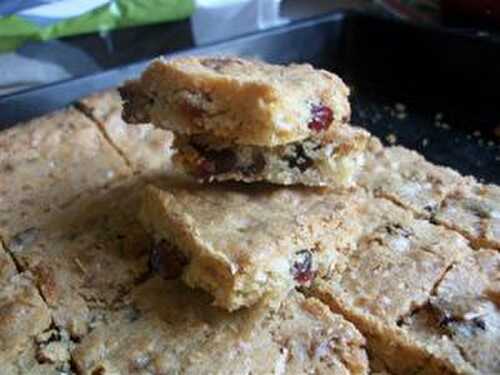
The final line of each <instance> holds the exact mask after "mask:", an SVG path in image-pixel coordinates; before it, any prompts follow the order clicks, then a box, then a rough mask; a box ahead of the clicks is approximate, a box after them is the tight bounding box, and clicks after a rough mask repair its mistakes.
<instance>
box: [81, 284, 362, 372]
mask: <svg viewBox="0 0 500 375" xmlns="http://www.w3.org/2000/svg"><path fill="white" fill-rule="evenodd" d="M123 311H124V314H121V316H122V317H121V318H119V317H116V318H115V319H114V320H113V321H112V322H110V323H109V325H105V324H103V325H100V326H97V327H96V328H95V329H94V331H93V332H92V333H90V334H89V335H88V336H87V337H85V338H84V339H83V340H82V342H81V344H80V345H79V346H78V347H77V349H76V350H75V351H74V355H73V358H74V363H75V365H76V368H77V370H78V371H79V373H81V374H82V375H85V374H106V375H108V374H124V373H144V374H149V373H151V374H171V373H172V374H173V373H175V374H183V375H188V374H193V375H194V374H207V375H208V374H219V375H224V374H228V375H229V374H254V375H260V374H262V375H264V374H266V375H267V374H280V375H281V374H307V373H311V374H312V373H314V374H339V375H341V374H346V375H347V374H367V373H368V363H367V362H368V361H367V358H366V353H365V350H364V338H363V337H362V336H361V334H360V333H359V332H358V331H357V330H356V329H355V328H354V326H353V325H352V324H351V323H349V322H347V321H346V320H344V319H343V318H342V317H341V316H339V315H336V314H333V313H331V312H330V311H329V309H328V308H327V307H326V306H325V305H323V304H322V303H321V302H319V301H318V300H316V299H314V298H305V297H303V296H302V295H301V294H299V293H297V292H295V291H292V292H291V294H290V295H289V296H288V297H287V298H286V299H285V300H284V301H283V303H282V304H281V306H280V308H279V310H278V311H271V310H269V309H268V307H267V306H266V304H265V301H262V302H261V303H259V304H258V305H256V306H253V307H252V308H249V309H246V308H245V309H241V310H239V311H237V312H233V313H229V312H227V311H224V310H221V309H219V308H217V307H213V306H210V297H209V296H208V295H207V294H205V293H204V292H201V291H199V290H192V289H188V288H187V287H186V286H185V285H183V284H181V283H180V282H179V281H178V280H162V279H160V278H159V277H155V278H152V279H150V280H148V281H147V282H145V283H144V284H143V285H141V286H139V287H138V288H136V289H135V290H134V291H133V293H132V295H131V296H130V302H129V306H128V309H127V308H124V309H123ZM117 316H120V313H117Z"/></svg>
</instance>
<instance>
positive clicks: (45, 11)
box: [18, 0, 111, 19]
mask: <svg viewBox="0 0 500 375" xmlns="http://www.w3.org/2000/svg"><path fill="white" fill-rule="evenodd" d="M110 1H111V0H64V1H60V0H58V1H53V2H50V3H48V4H43V5H39V6H37V7H33V8H30V9H26V10H23V11H22V12H20V13H18V15H20V16H26V17H45V18H57V19H61V18H69V17H76V16H79V15H81V14H84V13H87V12H89V11H91V10H93V9H95V8H98V7H100V6H102V5H104V4H107V3H109V2H110Z"/></svg>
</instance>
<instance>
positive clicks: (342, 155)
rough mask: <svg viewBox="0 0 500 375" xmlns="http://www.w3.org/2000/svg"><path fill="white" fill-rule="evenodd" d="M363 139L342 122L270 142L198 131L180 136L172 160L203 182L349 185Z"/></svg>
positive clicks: (359, 162)
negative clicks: (317, 133) (229, 140)
mask: <svg viewBox="0 0 500 375" xmlns="http://www.w3.org/2000/svg"><path fill="white" fill-rule="evenodd" d="M367 139H368V133H367V132H365V131H364V130H361V129H358V128H354V127H351V126H348V125H343V124H340V125H338V126H336V127H335V128H333V129H332V130H331V131H329V132H328V135H325V136H324V137H323V138H314V137H311V138H308V139H305V140H303V141H297V142H292V143H288V144H285V145H279V146H275V147H262V146H246V145H231V146H228V145H225V144H217V141H214V140H213V139H212V140H211V139H210V138H207V137H203V136H192V137H182V136H180V137H177V138H176V142H175V144H176V148H177V149H178V153H177V154H176V155H175V157H174V161H176V162H177V163H178V164H179V165H180V166H181V167H183V169H185V170H187V172H188V173H189V174H190V175H193V176H196V177H197V178H199V179H201V180H208V181H212V180H216V181H225V180H236V181H245V182H255V181H268V182H271V183H275V184H281V185H295V184H301V185H310V186H327V185H333V186H350V185H352V179H353V176H354V175H355V172H356V171H357V170H359V169H360V168H361V166H362V164H363V161H364V159H363V150H364V148H365V144H366V142H367Z"/></svg>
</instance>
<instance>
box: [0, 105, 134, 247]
mask: <svg viewBox="0 0 500 375" xmlns="http://www.w3.org/2000/svg"><path fill="white" fill-rule="evenodd" d="M0 150H1V151H0V203H1V204H0V236H3V239H4V241H6V242H8V241H11V240H14V241H15V240H16V238H20V237H29V235H30V231H32V229H31V228H33V227H34V226H41V225H42V224H43V222H45V221H47V220H49V218H50V217H51V216H52V215H54V214H55V213H56V212H58V211H60V210H61V209H63V208H64V206H66V205H68V204H70V203H71V202H72V200H74V199H75V198H76V197H78V196H79V195H80V194H81V193H82V192H84V191H87V190H90V189H94V188H97V187H102V186H106V185H108V184H111V183H113V182H114V181H117V180H120V179H122V178H124V177H125V176H127V175H129V174H130V170H129V168H128V167H127V166H126V164H125V163H124V161H123V160H122V159H121V158H120V157H119V155H117V154H116V152H115V151H114V150H113V148H112V147H111V146H110V145H109V144H108V143H107V141H106V140H105V139H104V137H103V136H102V134H101V132H100V131H99V129H98V128H97V126H96V125H95V124H94V123H92V122H91V121H90V120H89V119H88V118H87V117H86V116H85V115H83V114H82V113H81V112H79V111H77V110H75V109H73V108H70V109H67V110H64V111H61V112H57V113H54V114H51V115H48V116H45V117H41V118H39V119H35V120H32V121H30V122H28V123H26V124H20V125H19V126H16V127H14V128H11V129H9V130H6V131H3V132H1V133H0Z"/></svg>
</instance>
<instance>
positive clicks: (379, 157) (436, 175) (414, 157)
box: [356, 138, 470, 218]
mask: <svg viewBox="0 0 500 375" xmlns="http://www.w3.org/2000/svg"><path fill="white" fill-rule="evenodd" d="M368 149H369V150H370V152H366V153H365V165H364V167H363V169H362V170H361V172H360V173H359V176H358V177H357V178H356V182H357V183H358V184H359V185H360V186H363V187H365V188H367V189H368V190H370V191H372V192H373V193H374V194H375V195H377V196H380V197H384V198H387V199H390V200H393V201H394V202H395V203H397V204H398V205H401V206H403V207H405V208H408V209H410V210H412V211H414V212H415V213H416V214H417V215H419V216H422V217H426V218H429V217H431V216H432V215H434V214H435V213H436V211H437V210H438V209H439V207H440V205H441V203H442V202H443V200H444V199H445V198H446V196H447V195H448V194H449V193H450V192H451V191H453V190H454V189H455V188H457V187H458V186H460V185H461V184H465V183H467V181H469V180H470V179H467V178H464V177H462V176H461V175H460V174H458V173H457V172H456V171H454V170H452V169H450V168H446V167H442V166H437V165H434V164H432V163H430V162H428V161H427V160H425V158H424V157H423V156H422V155H420V154H418V153H417V152H415V151H411V150H408V149H406V148H404V147H386V148H384V147H382V145H381V144H380V142H379V141H378V140H377V139H376V138H372V139H371V141H370V145H369V147H368Z"/></svg>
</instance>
